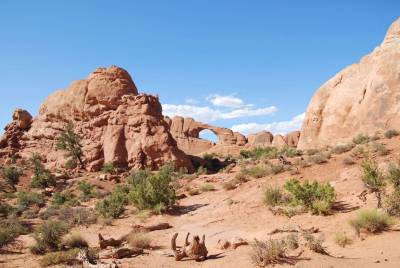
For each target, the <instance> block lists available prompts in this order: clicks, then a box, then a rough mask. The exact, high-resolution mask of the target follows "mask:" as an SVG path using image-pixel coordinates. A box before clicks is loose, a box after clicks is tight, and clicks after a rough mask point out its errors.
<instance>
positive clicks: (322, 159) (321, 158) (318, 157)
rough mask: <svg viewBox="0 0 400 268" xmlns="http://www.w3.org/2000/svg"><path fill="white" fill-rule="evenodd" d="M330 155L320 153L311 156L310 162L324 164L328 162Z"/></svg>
mask: <svg viewBox="0 0 400 268" xmlns="http://www.w3.org/2000/svg"><path fill="white" fill-rule="evenodd" d="M330 157H331V156H330V154H329V153H327V152H319V153H316V154H313V155H311V156H310V161H311V162H313V163H315V164H324V163H326V162H328V159H329V158H330Z"/></svg>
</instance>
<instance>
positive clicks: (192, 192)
mask: <svg viewBox="0 0 400 268" xmlns="http://www.w3.org/2000/svg"><path fill="white" fill-rule="evenodd" d="M188 194H189V195H192V196H193V195H198V194H200V190H199V189H197V188H190V189H189V190H188Z"/></svg>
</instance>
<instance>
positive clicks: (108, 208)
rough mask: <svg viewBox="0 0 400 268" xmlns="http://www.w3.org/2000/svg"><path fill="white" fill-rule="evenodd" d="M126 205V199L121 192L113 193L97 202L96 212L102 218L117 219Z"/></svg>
mask: <svg viewBox="0 0 400 268" xmlns="http://www.w3.org/2000/svg"><path fill="white" fill-rule="evenodd" d="M126 204H127V197H126V195H125V194H123V193H121V192H113V193H112V194H110V195H108V196H107V197H105V198H104V199H103V200H101V201H99V202H97V204H96V210H97V211H98V212H99V213H100V215H102V216H103V217H104V218H118V217H119V216H121V215H122V213H123V212H124V210H125V205H126Z"/></svg>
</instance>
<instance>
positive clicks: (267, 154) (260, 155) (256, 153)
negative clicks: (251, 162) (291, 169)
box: [240, 146, 303, 159]
mask: <svg viewBox="0 0 400 268" xmlns="http://www.w3.org/2000/svg"><path fill="white" fill-rule="evenodd" d="M302 154H303V152H302V151H301V150H297V149H296V148H293V147H289V146H285V147H283V148H282V149H280V150H278V148H276V147H256V148H254V149H251V150H241V151H240V156H241V157H242V158H244V159H248V158H251V159H275V158H277V157H278V156H279V155H283V156H286V157H295V156H300V155H302Z"/></svg>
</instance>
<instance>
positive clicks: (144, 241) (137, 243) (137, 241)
mask: <svg viewBox="0 0 400 268" xmlns="http://www.w3.org/2000/svg"><path fill="white" fill-rule="evenodd" d="M127 240H128V243H129V245H130V246H131V247H134V248H142V249H146V248H150V246H151V239H150V237H149V235H148V234H146V233H143V232H132V233H130V234H129V235H128V239H127Z"/></svg>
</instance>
